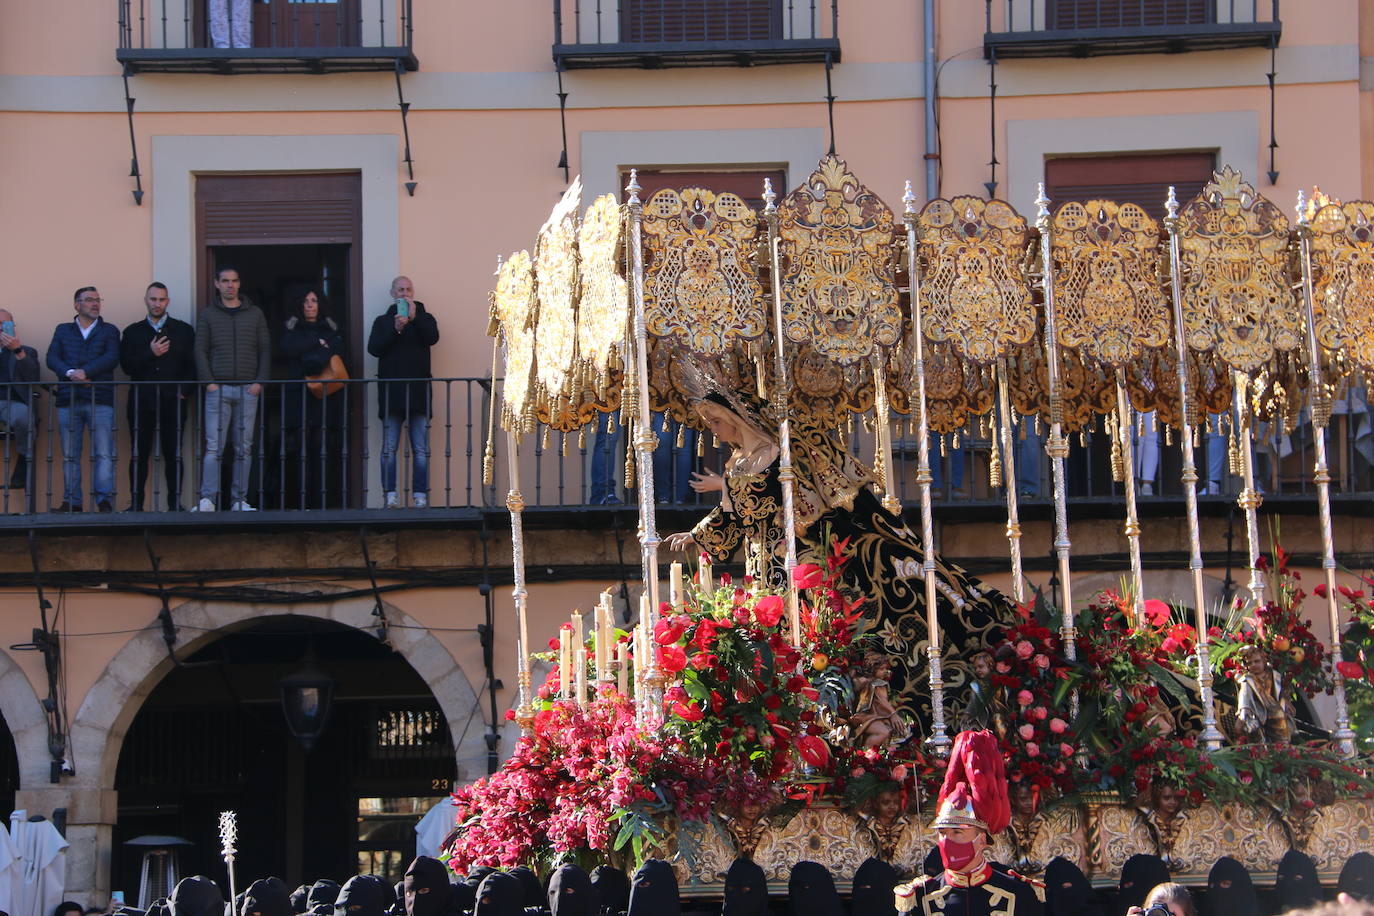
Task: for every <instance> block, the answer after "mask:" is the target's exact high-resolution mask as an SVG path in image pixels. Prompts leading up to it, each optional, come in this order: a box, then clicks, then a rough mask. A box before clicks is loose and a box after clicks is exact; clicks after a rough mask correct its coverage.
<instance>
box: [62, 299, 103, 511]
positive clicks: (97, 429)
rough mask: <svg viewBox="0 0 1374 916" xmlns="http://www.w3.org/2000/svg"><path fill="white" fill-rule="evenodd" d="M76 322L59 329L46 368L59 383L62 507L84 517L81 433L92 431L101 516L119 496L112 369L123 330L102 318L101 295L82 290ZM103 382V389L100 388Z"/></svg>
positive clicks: (96, 494) (95, 487)
mask: <svg viewBox="0 0 1374 916" xmlns="http://www.w3.org/2000/svg"><path fill="white" fill-rule="evenodd" d="M73 300H74V302H75V305H76V318H75V319H74V320H73V321H71V322H68V323H66V324H59V325H58V326H57V329H56V330H54V331H53V335H52V343H50V344H49V345H48V358H47V364H48V368H49V369H51V370H52V371H53V373H54V374H55V375H56V376H57V378H58V382H59V384H58V385H57V386H56V388H57V391H56V395H55V397H54V399H53V402H54V404H56V406H57V427H58V431H59V433H60V434H61V436H62V505H60V506H58V507H57V511H58V512H80V511H81V507H82V496H83V494H84V488H83V487H82V485H81V447H82V433H83V432H84V431H85V429H86V428H87V427H90V430H91V457H92V458H93V459H94V461H95V477H94V480H92V481H91V491H92V495H93V496H94V497H95V510H96V511H97V512H113V511H114V497H115V474H114V466H115V433H114V400H115V389H114V384H113V382H114V369H115V366H117V365H119V331H118V330H117V329H116V328H115V326H114V325H112V324H107V323H106V322H105V320H104V319H103V318H101V317H100V305H101V299H100V293H99V291H97V290H96V288H95V287H94V286H83V287H81V288H80V289H78V290H77V291H76V295H75V296H74V297H73ZM101 383H104V384H101Z"/></svg>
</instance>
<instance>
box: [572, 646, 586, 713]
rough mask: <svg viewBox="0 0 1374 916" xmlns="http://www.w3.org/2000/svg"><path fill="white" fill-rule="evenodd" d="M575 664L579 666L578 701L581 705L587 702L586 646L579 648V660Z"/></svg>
mask: <svg viewBox="0 0 1374 916" xmlns="http://www.w3.org/2000/svg"><path fill="white" fill-rule="evenodd" d="M574 664H575V667H576V668H577V702H578V704H579V705H581V704H584V703H586V702H587V649H586V647H585V646H584V647H582V648H580V649H578V650H577V661H576V662H575V663H574Z"/></svg>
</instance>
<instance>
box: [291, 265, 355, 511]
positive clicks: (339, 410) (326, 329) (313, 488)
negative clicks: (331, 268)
mask: <svg viewBox="0 0 1374 916" xmlns="http://www.w3.org/2000/svg"><path fill="white" fill-rule="evenodd" d="M326 308H327V307H326V305H325V302H324V298H323V297H322V296H321V295H320V294H319V293H318V292H317V291H316V290H314V289H309V290H306V291H305V293H304V295H302V296H301V301H300V302H299V303H298V304H297V306H296V313H295V314H294V315H292V316H291V318H289V319H287V322H286V331H285V333H283V334H282V337H281V340H280V341H279V342H278V343H277V350H278V352H280V353H281V355H282V356H284V357H285V358H286V375H287V378H292V379H304V378H306V377H307V376H311V375H318V374H320V373H321V372H323V371H324V370H325V369H326V368H328V366H329V362H330V360H331V358H333V357H335V356H337V357H339V358H340V359H342V358H343V357H344V353H345V352H346V351H345V350H344V340H343V335H342V334H340V333H339V327H338V325H337V324H335V323H334V319H332V318H330V317H329V316H328V315H327V314H326ZM345 400H346V392H345V391H342V390H340V391H337V392H335V393H334V394H331V395H325V396H324V397H322V398H321V397H316V396H315V395H314V394H313V393H311V392H310V391H309V389H308V388H307V387H306V386H305V385H304V384H287V385H283V386H282V417H283V421H284V423H285V432H286V467H285V468H284V469H283V470H284V473H283V474H282V482H283V489H284V494H283V495H284V497H285V499H284V501H285V504H286V505H287V506H288V507H292V508H303V509H320V508H326V509H328V508H337V507H339V506H340V505H342V490H343V488H342V482H343V425H344V401H345Z"/></svg>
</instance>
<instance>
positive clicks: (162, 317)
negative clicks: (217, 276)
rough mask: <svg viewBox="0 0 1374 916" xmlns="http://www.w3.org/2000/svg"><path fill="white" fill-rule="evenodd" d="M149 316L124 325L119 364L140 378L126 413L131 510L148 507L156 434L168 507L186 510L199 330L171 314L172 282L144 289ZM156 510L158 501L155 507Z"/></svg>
mask: <svg viewBox="0 0 1374 916" xmlns="http://www.w3.org/2000/svg"><path fill="white" fill-rule="evenodd" d="M143 304H144V305H145V306H146V307H147V309H148V317H147V318H145V319H143V320H142V321H137V322H135V323H133V324H131V325H129V326H128V327H127V328H125V329H124V336H123V337H122V338H121V339H120V343H119V364H120V366H122V367H123V368H124V371H125V372H126V373H128V375H129V378H130V379H132V380H133V381H135V382H144V383H147V384H140V385H131V386H129V388H130V390H129V400H128V403H127V412H128V417H129V435H130V437H131V438H132V439H133V446H134V454H133V457H132V458H131V459H130V460H129V492H130V494H131V496H130V500H129V511H131V512H142V511H143V494H144V487H145V485H146V484H147V481H148V462H149V459H150V458H152V455H153V439H154V437H156V439H157V441H158V443H159V445H160V446H161V448H162V470H163V473H164V474H165V475H166V480H167V511H169V512H178V511H180V510H181V502H180V500H181V474H182V467H183V461H182V455H183V448H182V431H183V430H184V429H185V428H186V408H187V406H188V405H189V404H190V403H191V401H190V395H191V394H192V392H193V390H194V388H193V386H192V385H190V384H189V383H190V382H194V381H195V378H196V332H195V329H194V328H192V327H191V326H190V325H189V324H187V323H186V322H184V321H179V320H177V319H176V318H173V317H172V316H170V315H168V314H167V306H168V305H169V304H170V299H169V297H168V295H167V287H166V286H165V285H163V284H162V283H158V282H156V281H154V282H153V283H150V284H149V285H148V289H147V290H146V291H145V292H144V294H143ZM153 508H154V509H156V506H154V507H153Z"/></svg>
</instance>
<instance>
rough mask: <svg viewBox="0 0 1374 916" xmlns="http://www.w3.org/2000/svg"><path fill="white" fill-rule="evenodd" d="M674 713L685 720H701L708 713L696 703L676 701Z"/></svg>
mask: <svg viewBox="0 0 1374 916" xmlns="http://www.w3.org/2000/svg"><path fill="white" fill-rule="evenodd" d="M673 715H675V716H677V717H678V718H679V719H682V720H683V721H685V722H700V721H701V719H702V717H703V716H704V715H706V714H705V713H704V712H702V711H701V707H700V706H698V705H697V704H696V703H674V704H673Z"/></svg>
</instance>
